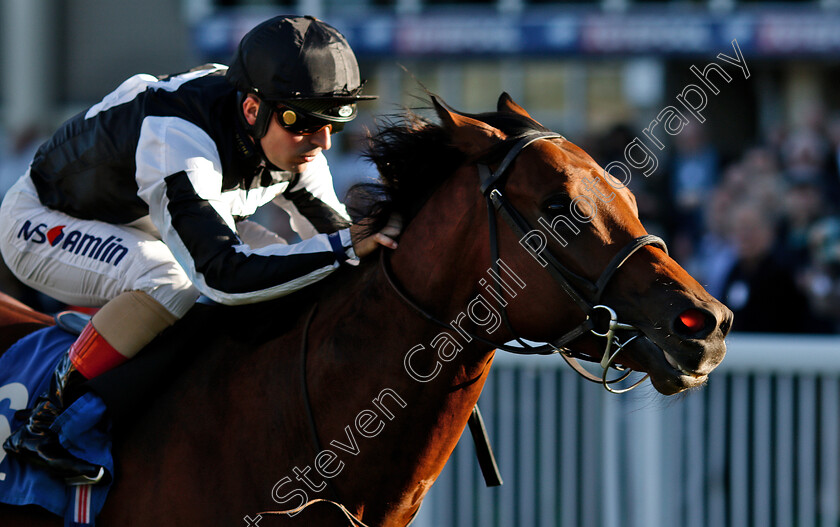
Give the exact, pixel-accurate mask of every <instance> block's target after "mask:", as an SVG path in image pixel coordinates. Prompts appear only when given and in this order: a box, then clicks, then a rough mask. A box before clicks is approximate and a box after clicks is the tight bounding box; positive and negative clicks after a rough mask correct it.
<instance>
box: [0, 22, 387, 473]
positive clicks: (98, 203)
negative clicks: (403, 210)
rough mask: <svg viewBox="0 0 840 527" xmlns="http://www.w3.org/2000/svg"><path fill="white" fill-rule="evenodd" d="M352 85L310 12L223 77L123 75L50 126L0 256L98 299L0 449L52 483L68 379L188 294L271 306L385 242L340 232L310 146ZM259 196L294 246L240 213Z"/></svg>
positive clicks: (324, 133) (73, 386)
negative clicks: (280, 214)
mask: <svg viewBox="0 0 840 527" xmlns="http://www.w3.org/2000/svg"><path fill="white" fill-rule="evenodd" d="M362 85H363V82H362V81H361V80H360V77H359V68H358V64H357V62H356V58H355V56H354V54H353V51H352V50H351V48H350V46H349V45H348V43H347V41H346V39H345V38H344V37H343V36H342V35H341V34H340V33H339V32H338V31H337V30H335V29H334V28H333V27H331V26H329V25H327V24H325V23H323V22H321V21H319V20H317V19H315V18H312V17H291V16H289V17H286V16H281V17H275V18H272V19H270V20H267V21H265V22H263V23H261V24H259V25H258V26H257V27H255V28H254V29H253V30H251V31H250V32H249V33H248V34H246V35H245V36H244V37H243V39H242V41H241V42H240V43H239V47H238V50H237V52H236V55H235V56H234V58H233V61H232V63H231V65H230V67H229V68H228V67H225V66H222V65H219V64H209V65H205V66H201V67H199V68H196V69H193V70H191V71H189V72H186V73H181V74H176V75H171V76H168V77H163V78H156V77H153V76H150V75H145V74H141V75H135V76H133V77H131V78H129V79H128V80H126V81H125V82H123V84H122V85H120V86H119V87H118V88H117V89H116V90H115V91H113V92H112V93H110V94H108V95H107V96H106V97H105V98H104V99H103V100H102V101H101V102H99V103H97V104H95V105H94V106H92V107H90V108H89V109H87V110H86V111H84V112H82V113H80V114H79V115H77V116H75V117H73V118H71V119H70V120H69V121H67V122H66V123H64V124H63V125H62V126H61V128H60V129H59V130H58V131H57V132H56V133H55V135H53V137H52V138H51V139H50V140H49V141H47V142H46V143H45V144H44V145H42V146H41V147H40V149H39V150H38V152H37V153H36V154H35V158H34V160H33V161H32V164H31V165H30V169H29V171H28V172H27V173H26V174H25V175H24V176H23V177H22V178H21V179H20V180H19V181H18V182H17V183H16V184H15V186H14V187H13V188H12V189H11V190H10V191H9V192H8V193H7V194H6V197H5V199H4V200H3V203H2V207H0V252H2V255H3V258H4V259H5V261H6V264H7V265H8V266H9V268H10V269H11V270H12V271H13V272H14V274H15V275H16V276H17V277H18V278H19V279H20V280H21V281H22V282H24V283H25V284H27V285H29V286H31V287H32V288H34V289H37V290H39V291H42V292H44V293H46V294H48V295H50V296H52V297H54V298H57V299H58V300H60V301H62V302H65V303H68V304H72V305H82V306H101V309H100V310H99V311H98V312H97V313H96V314H95V315H94V316H93V318H92V319H91V321H90V322H89V323H88V325H87V326H86V327H85V329H84V331H83V332H82V334H81V335H80V336H79V338H78V340H77V341H76V342H75V343H74V344H73V345H72V346H71V347H70V350H69V352H68V354H67V355H66V356H64V357H63V358H62V359H61V360H60V361H59V363H58V367H57V369H56V371H55V374H54V378H53V380H52V384H51V387H50V390H49V392H48V393H46V394H44V395H42V396H41V397H40V398H38V400H37V401H36V403H35V408H34V410H33V411H32V413H31V417H30V419H29V422H28V423H26V424H24V425H23V426H21V427H20V428H19V429H18V430H16V431H15V433H13V434H12V435H11V436H10V437H9V438H8V440H7V441H6V443H5V444H4V445H3V447H4V448H5V449H6V450H7V451H8V452H9V453H11V454H13V455H15V456H18V457H19V458H21V459H25V460H28V461H31V462H34V463H38V464H40V465H42V466H46V467H47V468H49V469H51V470H52V471H53V472H54V473H55V474H56V475H58V476H61V477H65V478H77V477H79V476H82V477H84V476H88V477H92V476H94V475H96V474H97V473H98V472H99V467H95V466H91V465H89V464H88V463H85V462H83V461H81V460H78V459H75V458H74V457H72V456H71V455H70V454H69V453H68V452H66V451H65V450H64V448H63V447H61V446H60V444H59V443H58V441H57V438H56V435H55V433H54V432H52V431H51V430H50V425H51V424H52V422H53V421H54V420H55V418H56V417H57V416H58V415H59V414H60V413H61V412H62V411H63V409H64V408H65V407H66V406H67V405H68V404H69V403H71V402H72V401H73V400H75V398H76V397H78V395H80V393H79V392H80V385H81V384H82V383H84V382H85V381H86V380H87V379H91V378H93V377H96V376H97V375H100V374H102V373H104V372H105V371H108V370H110V369H111V368H114V367H115V366H117V365H119V364H122V363H123V362H125V361H127V360H128V359H130V358H131V357H133V356H134V355H135V354H136V353H137V352H138V351H140V350H141V349H142V348H143V347H144V346H145V345H146V344H148V343H149V342H150V341H151V340H152V339H153V338H154V337H155V336H156V335H158V334H159V333H160V332H161V331H163V330H164V329H166V328H167V327H169V326H170V325H172V324H173V323H174V322H175V321H177V320H178V319H180V318H181V317H183V316H184V314H185V313H186V312H187V311H188V310H189V309H190V307H191V306H192V305H193V304H194V303H195V301H196V300H197V299H198V297H199V295H201V294H203V295H205V296H207V297H209V298H210V299H212V300H214V301H215V302H218V303H221V304H228V305H233V304H245V303H251V302H260V301H263V300H268V299H272V298H277V297H280V296H283V295H286V294H289V293H292V292H294V291H297V290H299V289H301V288H303V287H305V286H307V285H308V284H311V283H313V282H315V281H317V280H321V279H322V278H324V277H325V276H327V275H329V274H330V273H332V272H333V271H334V270H335V269H337V268H338V267H339V266H341V265H343V264H347V263H351V264H352V263H354V262H356V261H357V259H358V258H362V257H364V256H365V255H367V254H369V253H371V252H373V251H374V250H375V249H376V248H377V247H378V246H379V245H383V246H386V247H389V248H392V249H393V248H395V247H396V242H395V241H394V240H393V237H395V236H396V235H397V234H398V233H399V226H397V225H389V226H388V227H386V228H385V229H384V230H383V231H381V232H378V233H376V234H373V235H371V236H363V235H362V234H361V232H363V231H362V229H361V226H358V225H350V222H349V218H348V216H347V213H346V211H345V209H344V206H343V205H341V203H339V201H338V199H337V198H336V195H335V191H334V190H333V184H332V176H331V175H330V171H329V167H328V166H327V161H326V159H325V158H324V155H323V152H324V151H325V150H328V149H329V148H330V141H331V135H332V134H334V133H337V132H339V131H340V130H341V129H342V127H343V126H344V124H345V123H347V122H349V121H351V120H352V119H353V118H355V117H356V113H357V109H356V103H357V102H358V101H363V100H368V99H374V98H375V97H373V96H366V95H361V91H362ZM270 201H273V202H274V203H275V204H277V205H279V206H280V207H282V208H283V209H285V210H286V211H287V212H288V213H289V215H290V216H291V221H292V226H293V228H294V229H295V231H296V232H297V233H298V234H300V236H301V238H303V241H301V242H299V243H296V244H292V245H287V244H285V242H284V241H283V240H282V239H281V238H280V237H279V236H277V235H275V234H274V233H272V232H270V231H268V230H267V229H265V228H263V227H261V226H259V225H257V224H256V223H253V222H249V221H247V220H246V218H247V217H248V216H250V215H252V214H253V213H254V212H255V211H256V209H257V208H258V207H260V206H261V205H264V204H266V203H268V202H270Z"/></svg>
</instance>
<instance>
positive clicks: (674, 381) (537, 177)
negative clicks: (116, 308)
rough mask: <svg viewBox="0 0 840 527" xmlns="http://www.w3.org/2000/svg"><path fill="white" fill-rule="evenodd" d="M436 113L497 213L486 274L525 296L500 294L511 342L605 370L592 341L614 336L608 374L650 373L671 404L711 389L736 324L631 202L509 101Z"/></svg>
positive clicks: (586, 159) (440, 108) (583, 156)
mask: <svg viewBox="0 0 840 527" xmlns="http://www.w3.org/2000/svg"><path fill="white" fill-rule="evenodd" d="M434 102H435V109H436V111H437V113H438V115H439V117H440V119H441V121H442V123H443V128H444V129H445V130H446V131H447V133H448V135H449V137H450V140H451V143H452V144H453V145H454V146H455V147H456V148H457V149H458V150H459V151H460V152H461V153H462V154H463V155H464V156H465V157H466V159H467V162H466V163H464V165H463V167H462V168H461V169H460V172H464V171H468V172H469V173H471V174H473V175H472V176H471V177H469V179H470V181H471V185H473V188H474V192H475V193H480V194H481V195H483V199H482V198H481V197H479V200H478V202H479V203H480V202H481V201H482V200H486V201H487V205H488V207H489V208H490V210H491V211H492V213H491V215H490V219H489V220H487V219H484V223H488V221H489V223H491V224H494V223H497V224H498V225H497V226H496V227H495V228H494V227H493V226H491V228H489V238H490V239H489V241H488V242H487V244H488V245H489V248H490V258H489V259H488V258H487V252H486V251H485V253H484V258H483V260H482V261H481V262H480V263H479V265H483V266H484V267H485V268H487V267H489V266H490V264H491V261H494V260H501V261H502V264H501V265H504V266H508V267H509V268H510V269H511V270H512V271H513V272H514V273H515V274H516V276H517V277H518V278H519V279H521V282H522V283H523V284H525V287H524V289H523V290H522V291H521V294H518V295H516V296H515V297H514V296H512V295H509V294H507V293H508V292H507V291H505V288H504V287H497V290H498V291H497V292H498V293H501V295H500V297H501V299H503V300H504V302H505V303H507V304H508V305H507V307H506V313H507V316H508V318H509V321H510V328H511V330H512V333H513V334H515V336H518V337H521V338H524V339H528V340H538V341H547V342H554V343H555V344H559V345H561V346H563V347H566V348H568V349H569V350H571V352H572V353H574V354H575V355H578V356H586V357H590V358H593V359H596V360H600V359H602V356H603V355H604V353H605V351H604V349H605V347H606V346H605V339H604V338H601V337H598V336H596V334H601V335H605V334H607V333H608V332H609V331H610V329H612V330H613V331H614V334H613V333H610V335H611V337H612V336H613V335H614V339H615V340H613V338H608V339H606V340H610V341H612V342H613V345H612V346H610V347H608V348H607V349H609V350H611V351H610V354H612V353H615V352H616V351H617V350H620V352H619V353H617V355H616V356H615V357H614V358H613V359H612V361H610V360H608V359H607V360H602V365H604V366H605V365H607V364H608V363H611V364H621V365H623V366H626V367H629V368H632V369H634V370H637V371H644V372H647V373H648V374H649V375H650V378H651V381H652V383H653V385H654V386H655V387H656V389H657V390H658V391H660V392H661V393H663V394H673V393H677V392H680V391H682V390H685V389H687V388H692V387H695V386H699V385H701V384H703V383H704V382H705V380H706V378H707V375H708V374H709V373H710V372H711V371H712V370H713V369H714V368H715V367H716V366H717V365H718V364H719V363H720V362H721V360H722V359H723V357H724V354H725V352H726V345H725V343H724V337H725V336H726V334H727V333H728V331H729V329H730V327H731V324H732V313H731V311H730V310H729V309H727V308H726V306H724V305H723V304H721V303H720V302H718V301H717V300H716V299H714V298H713V297H712V296H711V295H709V294H708V293H707V292H706V291H705V290H704V289H703V287H702V286H701V285H700V284H698V283H697V281H695V280H694V279H693V278H692V277H691V276H689V274H688V273H687V272H686V271H685V270H684V269H683V268H682V267H680V266H679V264H677V263H676V262H675V261H674V260H673V259H672V258H670V257H669V256H668V253H667V249H666V248H665V246H664V243H663V242H661V240H659V239H658V238H656V237H653V236H650V235H648V234H647V232H646V231H645V228H644V227H643V226H642V224H641V222H640V221H639V216H638V209H637V207H636V202H635V198H634V197H633V194H632V193H631V192H630V190H629V189H628V188H626V186H624V185H623V184H622V183H621V182H619V181H618V180H616V179H615V178H613V177H611V176H610V175H609V174H607V173H605V171H604V169H603V168H601V167H600V166H599V165H598V164H597V163H596V162H595V161H594V160H593V159H592V158H591V157H590V156H589V155H588V154H587V153H586V152H584V151H583V150H582V149H580V148H578V147H577V146H575V145H574V144H572V143H571V142H569V141H567V140H566V139H564V138H562V137H560V136H559V135H557V134H551V133H550V132H549V131H548V130H547V129H545V128H544V127H542V126H541V125H540V124H538V123H537V122H536V121H535V120H533V118H531V117H530V116H529V115H528V114H527V112H525V110H523V109H522V108H521V107H520V106H518V105H517V104H516V103H515V102H513V100H511V99H510V97H509V96H507V94H503V95H502V96H501V98H500V99H499V107H498V112H497V113H492V114H480V115H466V114H462V113H459V112H456V111H454V110H452V109H449V108H448V107H446V106H445V105H443V104H441V103H439V102H438V101H436V100H435V101H434ZM476 171H477V172H478V175H479V180H478V181H476V180H475V177H474V174H475V172H476ZM484 214H485V216H484V217H485V218H487V215H486V213H484ZM494 230H495V231H496V232H495V233H494ZM481 232H484V233H487V232H488V229H482V231H481ZM474 235H477V233H474ZM485 236H486V234H485ZM485 249H486V245H482V250H485ZM501 270H502V269H501V268H500V269H499V271H501ZM485 296H492V294H490V292H489V291H488V293H487V294H485ZM572 300H574V301H572ZM595 306H599V307H595ZM611 313H614V314H616V316H615V317H614V319H613V321H612V326H610V315H611ZM570 331H573V333H572V334H569V332H570ZM633 335H636V338H635V339H632V341H631V342H629V343H628V344H627V345H626V347H623V348H621V346H622V345H623V344H624V343H627V341H628V340H629V339H631V338H632V337H633ZM564 337H565V338H564ZM558 339H560V340H561V342H559V343H558Z"/></svg>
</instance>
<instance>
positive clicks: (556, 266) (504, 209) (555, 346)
mask: <svg viewBox="0 0 840 527" xmlns="http://www.w3.org/2000/svg"><path fill="white" fill-rule="evenodd" d="M558 138H559V139H565V138H564V137H563V136H562V135H560V134H556V133H554V132H540V131H530V132H526V133H524V134H522V135H518V136H515V137H513V138H512V139H510V140H508V142H510V143H513V146H511V148H510V149H509V150H508V151H507V153H506V154H505V156H504V158H503V159H502V161H501V163H500V164H499V166H498V167H497V168H496V170H495V171H492V170H491V169H490V168H489V167H488V166H487V165H485V164H480V163H479V164H478V165H477V167H478V174H479V181H480V190H481V193H482V195H483V196H484V198H485V200H486V202H487V213H488V223H489V235H490V259H491V265H492V270H493V272H494V273H495V276H499V271H500V269H499V267H500V265H499V262H500V258H499V245H498V228H497V221H496V215H497V214H498V215H499V216H500V217H501V218H502V219H503V220H504V221H505V223H507V225H508V227H510V229H511V230H512V231H513V233H514V234H515V235H516V236H517V237H519V239H520V240H525V239H526V236H527V234H528V233H529V232H532V231H533V228H532V227H531V225H530V224H529V223H528V222H527V221H526V220H525V218H523V217H522V215H521V214H520V213H519V211H517V210H516V208H515V207H514V206H513V205H511V204H510V202H509V201H508V200H507V199H506V198H505V197H504V194H503V192H502V190H503V189H504V180H503V176H504V175H505V173H506V172H507V170H508V168H509V166H510V164H511V163H512V162H513V161H514V159H516V157H517V156H518V155H519V154H520V153H521V152H522V150H524V149H525V148H526V147H527V146H528V145H530V144H531V143H533V142H535V141H538V140H540V139H558ZM647 245H653V246H656V247H659V248H660V249H662V250H663V251H665V253H666V254H667V253H668V248H667V246H666V245H665V242H664V241H663V240H662V239H661V238H659V237H658V236H653V235H651V234H647V235H644V236H639V237H638V238H635V239H634V240H632V241H631V242H630V243H628V244H627V245H626V246H624V247H623V248H622V249H621V250H620V251H619V252H618V253H617V254H616V255H615V256H613V258H612V260H611V261H610V262H609V264H607V267H606V268H605V269H604V271H603V272H602V273H601V275H600V277H598V279H597V280H596V281H595V282H592V281H590V280H589V279H587V278H584V277H582V276H580V275H578V274H576V273H575V272H573V271H571V270H570V269H569V268H567V267H566V266H565V265H563V263H562V262H560V261H559V260H558V259H557V258H556V257H555V256H554V255H552V254H551V253H550V252H544V253H541V254H540V256H541V258H543V259H544V261H545V262H546V265H545V269H546V270H547V271H548V272H549V273H550V274H551V276H552V277H553V278H554V279H555V281H556V282H557V283H558V284H559V285H560V287H561V288H562V289H563V290H564V291H565V292H566V293H567V294H568V295H569V296H570V297H571V298H572V300H574V301H575V303H576V304H577V305H578V307H580V309H581V310H582V311H583V313H584V314H585V315H586V318H585V320H584V321H583V322H581V323H580V324H579V325H577V326H576V327H575V328H573V329H571V330H569V331H568V332H566V333H565V334H564V335H562V336H561V337H559V338H558V339H555V340H553V341H551V342H549V343H546V344H543V345H541V346H533V345H531V344H529V343H528V342H526V341H525V340H524V339H522V338H521V337H519V336H518V335H517V333H516V331H515V330H514V329H513V327H512V325H511V323H510V320H509V318H508V315H507V310H506V308H505V306H506V303H503V302H502V300H501V299H502V298H503V292H502V286H501V284H500V283H499V282H498V281H496V282H495V287H496V293H497V295H494V296H496V299H495V300H496V302H497V304H498V305H499V308H500V313H501V318H502V319H503V321H504V323H505V325H506V326H507V328H508V330H509V331H510V334H511V335H513V340H515V341H516V342H517V343H518V344H519V346H509V345H507V344H499V343H495V342H492V341H490V340H487V339H484V338H482V337H480V336H478V335H475V334H472V333H469V332H465V331H464V330H463V329H462V328H455V327H454V326H453V325H452V324H450V323H446V322H443V321H441V320H439V319H438V318H436V317H435V316H434V315H432V314H430V313H429V312H428V311H426V310H425V309H424V308H423V307H422V306H420V305H419V304H417V302H415V301H414V300H413V299H412V298H411V297H410V296H409V295H408V294H407V293H406V291H405V290H404V289H403V288H402V287H401V286H400V284H399V283H398V282H397V280H396V277H395V276H394V274H393V271H392V270H391V268H390V264H389V262H388V257H387V256H386V253H388V251H384V250H383V251H381V258H380V262H381V265H382V269H383V272H384V274H385V277H386V279H387V280H388V283H389V284H390V285H391V287H392V288H393V289H394V291H396V292H397V294H398V295H399V296H400V297H401V298H402V299H403V301H404V302H405V303H406V304H408V305H409V306H411V307H412V308H413V309H414V310H415V311H417V312H418V313H419V314H420V315H422V316H423V317H424V318H426V319H427V320H429V321H431V322H433V323H435V324H438V325H440V326H443V327H445V328H447V329H450V330H453V331H456V332H465V333H467V334H468V335H469V336H470V337H472V338H475V339H476V340H477V341H479V342H482V343H484V344H488V345H491V346H493V347H495V348H497V349H501V350H504V351H508V352H510V353H516V354H520V355H551V354H554V353H558V354H560V355H561V356H562V357H563V359H564V360H566V362H567V363H569V365H570V366H571V367H572V368H573V369H574V370H575V371H576V372H577V373H579V374H580V375H581V376H583V377H584V378H585V379H587V380H589V381H592V382H597V383H600V384H602V385H603V386H604V388H606V389H607V390H608V391H610V392H612V393H624V392H627V391H630V390H632V389H633V388H635V387H636V386H638V385H639V384H641V383H642V382H643V381H645V379H647V377H648V376H647V375H645V376H644V377H643V378H642V379H640V380H639V381H637V382H636V383H634V384H633V385H632V386H629V387H627V388H623V389H616V388H613V387H612V386H611V385H612V384H615V383H618V382H621V381H622V380H624V379H626V378H627V377H628V376H629V375H630V373H632V370H629V369H625V368H622V367H620V366H618V365H616V364H614V362H615V360H616V358H617V357H618V354H619V353H620V352H621V351H622V349H623V348H624V347H625V346H627V345H628V344H629V343H630V342H632V341H633V340H635V339H636V338H638V337H639V336H643V334H642V332H641V330H639V329H638V328H637V327H636V326H633V325H632V324H625V323H623V322H619V320H618V315H617V314H616V312H615V310H613V309H612V308H611V307H609V306H606V305H604V304H601V303H600V299H601V296H602V295H603V293H604V290H605V289H606V287H607V285H608V284H609V281H610V279H611V278H612V277H613V275H614V274H615V272H616V271H618V269H619V268H620V267H621V266H622V265H623V264H624V263H625V262H626V261H627V260H628V259H629V258H630V257H631V256H632V255H633V254H634V253H636V252H637V251H638V250H639V249H641V248H642V247H645V246H647ZM581 291H583V292H584V293H581ZM601 311H603V314H604V315H606V316H608V317H609V322H608V323H607V324H606V327H603V326H601V327H598V326H599V324H598V323H597V321H596V318H598V317H597V316H596V315H598V314H599V312H601ZM618 331H631V332H633V334H632V335H629V336H628V337H627V338H626V340H624V341H621V340H620V339H619V338H618V336H617V335H616V332H618ZM587 332H588V333H591V334H593V335H595V336H598V337H604V338H605V339H606V345H605V348H604V354H603V356H602V358H601V360H600V367H601V369H602V374H601V376H600V377H598V376H595V375H593V374H591V373H589V372H588V371H587V370H586V369H584V368H583V367H582V366H581V365H580V364H579V363H578V362H577V359H582V360H588V361H594V360H595V359H592V358H590V357H588V356H585V355H582V354H579V353H575V352H574V351H572V350H571V349H569V348H568V345H569V344H570V343H571V342H572V341H574V340H575V339H577V338H578V337H580V336H582V335H584V334H586V333H587ZM645 338H646V337H645ZM520 346H521V347H520ZM610 368H613V369H616V370H619V371H622V372H624V373H623V374H622V375H621V376H620V377H618V378H616V379H611V380H608V379H607V373H608V371H609V369H610Z"/></svg>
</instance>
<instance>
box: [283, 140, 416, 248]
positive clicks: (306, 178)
mask: <svg viewBox="0 0 840 527" xmlns="http://www.w3.org/2000/svg"><path fill="white" fill-rule="evenodd" d="M274 203H275V204H276V205H278V206H280V207H282V208H283V210H285V211H286V212H287V213H288V214H289V216H290V217H291V224H292V228H293V229H294V230H295V232H297V233H298V234H299V235H300V236H301V238H307V237H309V236H312V235H314V234H316V233H317V232H322V233H323V232H327V233H329V232H335V231H337V230H339V229H342V228H346V227H347V226H348V225H350V218H349V216H348V214H347V211H346V209H345V207H344V205H342V204H341V202H340V201H339V200H338V197H337V196H336V195H335V189H334V187H333V180H332V175H331V174H330V170H329V166H328V165H327V161H326V158H325V157H324V156H323V154H320V155H319V156H318V158H317V159H316V160H315V161H314V162H313V163H312V165H311V166H310V167H309V168H308V169H307V170H306V171H305V172H303V173H302V174H300V175H299V177H298V178H297V179H296V180H295V181H294V182H293V184H292V185H290V186H289V188H288V189H287V190H286V191H285V192H283V194H282V195H280V196H278V197H277V199H275V200H274ZM401 228H402V224H401V222H400V221H399V220H398V219H397V218H396V217H395V218H392V219H391V221H389V223H388V225H387V226H386V227H385V228H384V229H383V230H382V231H380V232H377V233H375V234H372V235H369V236H363V235H362V233H363V232H364V230H365V229H364V228H363V227H362V226H360V225H352V226H350V232H351V235H352V236H351V239H352V241H353V251H354V253H355V255H356V256H357V257H358V258H364V257H365V256H367V255H368V254H370V253H371V252H373V251H374V250H375V249H376V248H377V247H378V246H379V245H382V246H385V247H388V248H390V249H396V248H397V243H396V241H395V238H396V237H397V235H399V233H400V230H401Z"/></svg>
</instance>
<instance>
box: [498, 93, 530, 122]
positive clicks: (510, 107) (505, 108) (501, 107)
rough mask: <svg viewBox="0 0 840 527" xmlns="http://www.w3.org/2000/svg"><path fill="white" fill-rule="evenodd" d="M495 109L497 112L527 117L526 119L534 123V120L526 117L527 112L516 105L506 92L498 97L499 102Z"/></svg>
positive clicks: (528, 116)
mask: <svg viewBox="0 0 840 527" xmlns="http://www.w3.org/2000/svg"><path fill="white" fill-rule="evenodd" d="M496 108H497V109H498V111H499V112H503V113H515V114H519V115H521V116H523V117H527V118H528V119H530V120H532V121H534V118H533V117H531V116H530V115H528V112H526V111H525V108H523V107H521V106H519V105H518V104H516V103H515V102H514V100H513V98H512V97H511V96H510V95H508V93H507V92H502V94H501V95H499V102H498V103H497V104H496Z"/></svg>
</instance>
